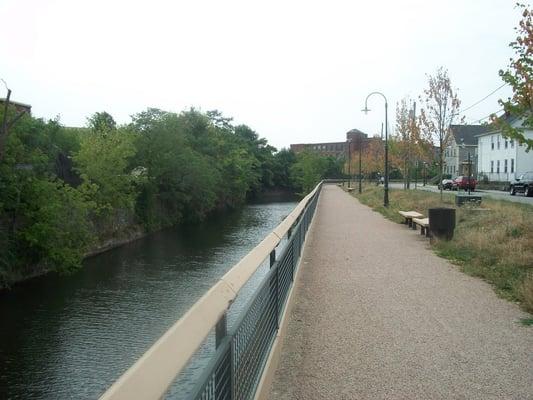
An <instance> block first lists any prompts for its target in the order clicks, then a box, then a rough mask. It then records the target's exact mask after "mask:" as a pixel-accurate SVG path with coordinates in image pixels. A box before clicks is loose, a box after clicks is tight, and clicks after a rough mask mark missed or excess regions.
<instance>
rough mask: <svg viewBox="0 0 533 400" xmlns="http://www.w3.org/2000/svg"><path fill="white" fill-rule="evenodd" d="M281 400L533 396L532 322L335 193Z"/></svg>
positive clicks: (314, 248) (319, 221) (300, 306)
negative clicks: (526, 320)
mask: <svg viewBox="0 0 533 400" xmlns="http://www.w3.org/2000/svg"><path fill="white" fill-rule="evenodd" d="M317 211H318V213H317V215H316V217H315V221H314V224H313V226H312V229H311V230H310V235H309V237H308V241H307V245H306V248H305V251H304V254H303V258H302V265H301V268H302V270H301V271H300V276H299V281H298V283H297V285H296V290H297V292H296V300H295V304H294V307H293V310H292V313H291V315H290V320H289V328H288V335H287V337H286V339H285V343H284V346H283V349H282V357H281V361H280V363H279V365H278V370H277V371H276V375H275V378H274V383H273V385H272V388H271V395H270V398H271V399H301V400H308V399H450V398H453V399H483V400H487V399H520V400H523V399H533V328H531V327H526V326H523V325H522V324H521V323H520V319H521V318H528V317H531V316H530V315H529V314H526V313H524V312H522V311H520V309H519V308H518V307H517V306H516V305H515V304H513V303H510V302H507V301H505V300H502V299H500V298H498V297H497V296H496V294H495V293H494V291H493V289H492V288H491V286H489V285H488V284H486V283H485V282H483V281H482V280H480V279H476V278H472V277H469V276H467V275H465V274H463V273H461V272H459V271H458V269H457V267H455V266H453V265H451V264H450V263H449V262H447V261H446V260H444V259H441V258H439V257H437V256H436V255H435V254H434V253H433V252H432V251H431V250H429V245H428V241H427V239H425V238H424V237H422V236H421V235H420V234H419V232H414V231H412V230H409V229H407V228H406V227H405V226H404V225H400V224H395V223H393V222H390V221H388V220H385V219H384V218H383V217H382V216H381V215H380V214H377V213H375V212H373V211H372V210H370V209H369V208H368V207H366V206H363V205H361V204H360V203H359V202H358V201H357V200H356V199H354V198H353V197H351V196H349V195H348V194H346V193H344V192H343V191H342V190H341V189H340V188H338V187H336V186H333V185H326V186H324V188H323V191H322V194H321V198H320V200H319V205H318V209H317Z"/></svg>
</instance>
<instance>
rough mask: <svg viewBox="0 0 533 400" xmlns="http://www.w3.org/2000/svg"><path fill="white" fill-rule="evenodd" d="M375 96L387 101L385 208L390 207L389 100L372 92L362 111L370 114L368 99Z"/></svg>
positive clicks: (379, 93)
mask: <svg viewBox="0 0 533 400" xmlns="http://www.w3.org/2000/svg"><path fill="white" fill-rule="evenodd" d="M374 94H377V95H380V96H381V97H383V100H385V182H384V183H385V193H384V195H383V205H384V206H385V207H388V206H389V129H388V120H387V109H388V103H387V98H386V97H385V95H384V94H383V93H381V92H372V93H370V94H369V95H368V96H366V99H365V108H364V109H363V110H362V111H364V113H365V114H366V113H368V112H369V111H370V110H369V109H368V98H369V97H370V96H372V95H374Z"/></svg>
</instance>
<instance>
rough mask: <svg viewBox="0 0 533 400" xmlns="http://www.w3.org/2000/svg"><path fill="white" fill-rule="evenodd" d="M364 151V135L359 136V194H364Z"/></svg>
mask: <svg viewBox="0 0 533 400" xmlns="http://www.w3.org/2000/svg"><path fill="white" fill-rule="evenodd" d="M362 151H363V135H359V194H361V193H362V189H361V179H362V176H361V152H362Z"/></svg>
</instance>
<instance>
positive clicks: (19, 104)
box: [0, 97, 31, 108]
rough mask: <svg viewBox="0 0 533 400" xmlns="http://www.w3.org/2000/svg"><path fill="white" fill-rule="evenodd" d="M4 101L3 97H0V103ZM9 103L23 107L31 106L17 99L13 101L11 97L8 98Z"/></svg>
mask: <svg viewBox="0 0 533 400" xmlns="http://www.w3.org/2000/svg"><path fill="white" fill-rule="evenodd" d="M5 102H6V99H5V97H1V98H0V103H5ZM9 104H12V105H14V106H19V107H24V108H31V105H30V104H25V103H20V102H18V101H13V100H11V99H10V100H9Z"/></svg>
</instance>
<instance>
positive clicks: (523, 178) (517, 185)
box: [509, 171, 533, 197]
mask: <svg viewBox="0 0 533 400" xmlns="http://www.w3.org/2000/svg"><path fill="white" fill-rule="evenodd" d="M509 192H510V193H511V196H514V195H515V194H516V193H524V194H525V195H526V196H527V197H530V196H533V172H531V171H530V172H526V173H525V174H522V175H520V176H519V177H518V178H516V179H515V180H514V181H513V182H511V184H510V189H509Z"/></svg>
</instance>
